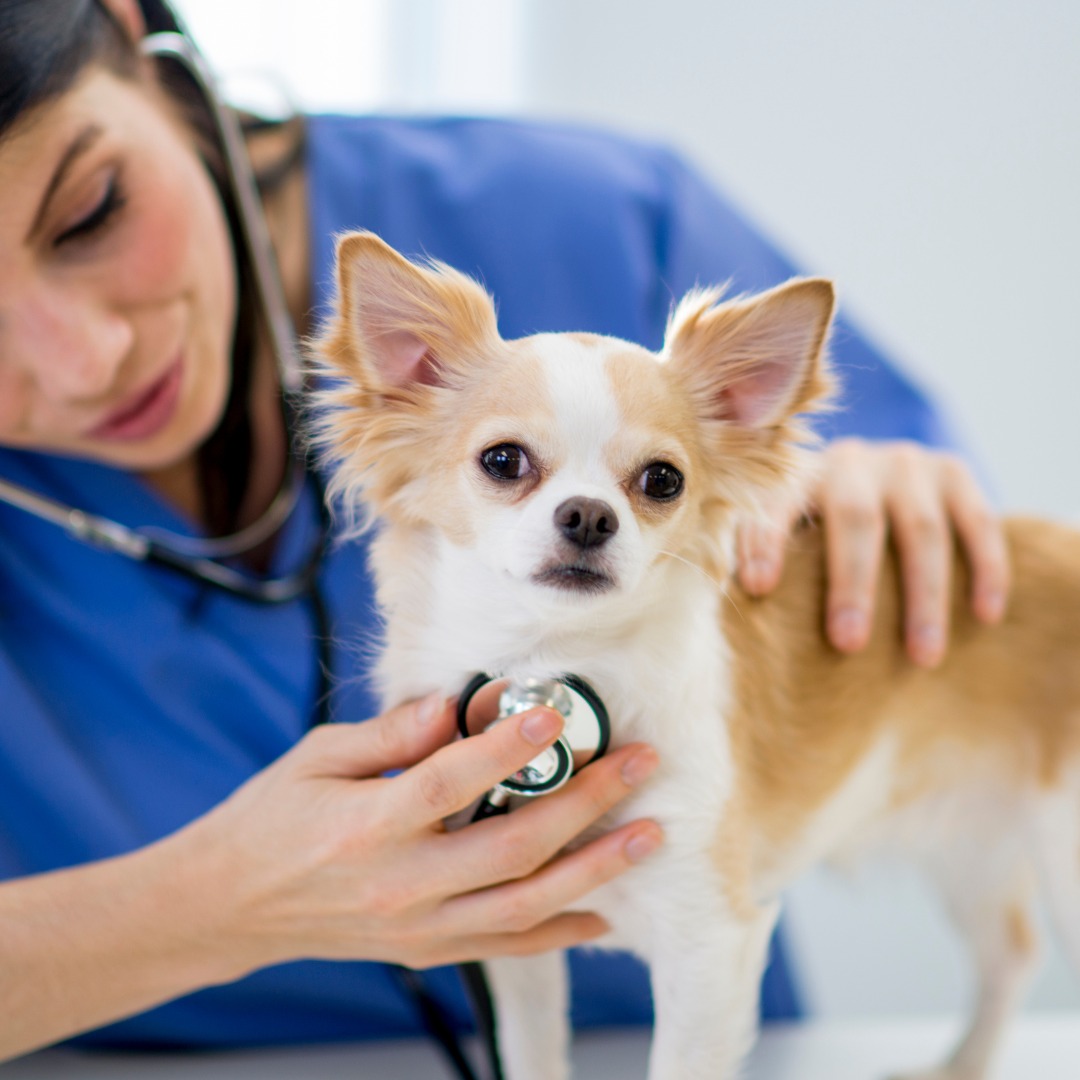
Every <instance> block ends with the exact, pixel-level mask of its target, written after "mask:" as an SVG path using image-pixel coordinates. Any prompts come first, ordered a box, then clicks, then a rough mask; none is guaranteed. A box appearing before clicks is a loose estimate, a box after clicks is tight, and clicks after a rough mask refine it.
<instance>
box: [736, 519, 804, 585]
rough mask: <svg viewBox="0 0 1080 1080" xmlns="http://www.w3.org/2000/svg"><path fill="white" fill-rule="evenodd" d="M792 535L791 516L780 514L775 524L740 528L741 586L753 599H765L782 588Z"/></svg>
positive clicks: (755, 522) (739, 565)
mask: <svg viewBox="0 0 1080 1080" xmlns="http://www.w3.org/2000/svg"><path fill="white" fill-rule="evenodd" d="M790 532H791V515H790V514H786V513H785V514H778V515H777V516H776V520H775V521H773V522H769V523H765V522H760V521H752V522H747V523H746V524H744V525H742V526H740V528H739V531H738V534H737V537H736V543H737V545H738V546H737V556H738V558H737V564H738V567H739V583H740V584H741V585H742V587H743V588H744V589H745V590H746V591H747V592H748V593H750V595H751V596H764V595H765V594H766V593H770V592H772V590H773V589H775V588H776V586H777V585H779V584H780V575H781V573H782V571H783V568H784V548H785V546H786V545H787V539H788V534H789V533H790Z"/></svg>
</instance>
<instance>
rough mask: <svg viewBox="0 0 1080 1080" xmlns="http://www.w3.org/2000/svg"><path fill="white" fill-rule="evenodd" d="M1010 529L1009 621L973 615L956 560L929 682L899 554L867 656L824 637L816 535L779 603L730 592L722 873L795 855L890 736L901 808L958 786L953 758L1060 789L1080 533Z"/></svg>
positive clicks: (1074, 685) (1079, 633) (1074, 739)
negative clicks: (821, 812)
mask: <svg viewBox="0 0 1080 1080" xmlns="http://www.w3.org/2000/svg"><path fill="white" fill-rule="evenodd" d="M1006 528H1007V536H1008V542H1009V552H1010V557H1011V560H1012V565H1013V573H1014V586H1013V594H1012V599H1011V602H1010V606H1009V610H1008V613H1007V615H1006V617H1005V620H1004V622H1003V623H1002V625H1000V626H996V627H991V626H986V625H985V624H983V623H980V622H978V621H977V620H976V619H975V618H974V617H973V616H972V614H971V610H970V603H969V598H968V575H967V568H966V566H965V564H964V561H963V559H962V558H961V557H960V555H959V553H958V554H957V556H956V559H955V562H954V567H953V580H954V587H953V604H952V614H951V635H950V645H949V651H948V654H947V656H946V658H945V661H944V662H943V663H942V664H941V666H940V667H938V668H936V669H933V670H926V669H922V668H918V667H915V666H914V665H912V664H911V662H910V660H909V659H908V658H907V656H906V655H905V653H904V649H903V642H902V620H901V608H900V595H901V588H900V582H899V580H898V566H897V558H896V555H895V552H893V551H892V550H890V551H889V553H888V556H887V558H886V560H885V564H884V571H883V574H882V578H881V581H880V584H879V587H878V593H877V602H876V607H875V612H876V615H875V622H874V628H873V633H872V634H871V638H870V644H869V645H868V646H867V648H865V649H864V650H862V651H861V652H858V653H855V654H853V655H844V654H841V653H839V652H837V651H836V650H835V649H833V648H832V647H831V646H830V645H829V644H828V642H827V641H826V639H825V635H824V629H823V628H824V619H825V611H824V599H825V580H824V567H825V556H824V551H823V536H822V534H821V532H820V531H819V530H818V529H817V528H816V527H808V528H803V529H801V530H800V531H799V532H798V533H797V534H796V535H795V536H794V537H793V538H792V541H791V543H790V545H789V550H788V554H787V564H786V567H785V571H784V575H783V579H782V581H781V584H780V587H779V588H778V589H777V590H776V592H775V593H774V594H772V595H770V596H769V598H768V599H766V600H758V599H754V598H752V597H750V596H748V595H746V594H745V593H744V592H742V591H741V590H740V589H739V588H738V586H736V585H733V586H732V588H731V590H730V597H731V603H730V604H727V605H725V607H724V609H723V611H724V620H725V623H726V635H725V636H726V638H727V640H728V641H729V642H730V643H731V644H732V647H733V649H734V651H735V654H736V657H737V660H736V663H735V672H736V680H737V681H736V693H735V701H736V702H737V705H736V708H735V710H734V712H733V714H732V715H731V716H730V717H729V721H728V723H729V729H730V733H731V738H732V745H733V748H734V752H735V756H736V761H737V774H738V786H737V795H736V804H735V806H734V807H733V810H734V813H733V816H732V819H731V821H729V822H725V825H724V826H723V831H722V833H721V836H720V838H719V840H718V844H717V852H718V858H720V859H722V861H723V863H724V865H725V872H726V874H727V875H729V876H730V875H732V874H733V872H734V874H735V875H736V876H737V878H738V879H741V880H743V881H744V882H745V883H746V885H747V887H752V885H751V882H752V881H753V879H754V876H755V873H756V872H761V871H762V870H764V869H767V867H768V864H769V861H770V860H771V859H772V858H773V857H774V856H775V854H776V853H777V852H779V851H783V850H786V849H787V848H789V847H790V846H791V845H793V844H796V843H798V841H799V836H800V832H801V830H802V829H804V828H805V826H806V823H807V820H808V819H809V818H810V817H812V815H813V814H814V812H815V811H816V810H818V809H819V808H820V807H821V806H822V805H823V804H824V803H825V802H827V801H828V799H829V798H830V797H831V796H833V795H834V794H835V793H836V791H837V790H838V789H839V788H840V786H841V785H842V784H843V783H844V781H845V779H846V778H847V777H848V776H849V775H850V774H851V771H852V769H853V768H854V767H855V766H856V765H857V764H858V763H859V762H860V761H861V760H862V759H863V758H864V757H865V755H866V754H867V752H868V751H869V749H870V747H871V746H872V745H873V744H874V743H875V742H876V741H877V740H878V739H879V738H880V737H881V735H882V733H883V729H886V728H888V729H891V730H893V731H895V735H896V737H897V743H898V747H899V750H900V761H901V770H900V776H899V781H900V782H899V784H898V787H897V789H896V792H895V796H894V798H893V800H892V802H893V804H894V805H896V804H898V803H902V802H904V801H905V800H913V799H915V798H917V797H919V796H922V795H925V794H927V793H928V790H929V789H930V788H931V787H932V786H934V785H935V784H937V785H946V784H947V785H955V784H956V783H957V781H958V777H957V775H956V773H955V771H953V770H952V769H948V770H942V771H935V770H934V769H933V768H932V762H933V761H934V758H935V752H936V751H939V750H942V749H946V750H951V749H954V748H955V749H957V750H959V751H960V752H961V753H962V754H964V755H967V756H968V757H969V758H975V757H979V758H982V759H989V760H990V762H991V765H992V768H993V769H994V771H995V773H996V775H997V776H998V778H999V780H1000V783H1001V784H1002V785H1003V787H1016V786H1045V785H1050V784H1055V783H1057V782H1059V781H1060V779H1061V773H1062V770H1063V768H1065V767H1066V766H1067V765H1068V764H1070V763H1076V761H1077V759H1078V751H1080V715H1077V712H1076V705H1075V702H1076V701H1077V700H1078V699H1080V662H1078V660H1077V656H1076V653H1077V651H1078V649H1080V534H1078V533H1077V532H1076V531H1075V530H1072V529H1068V528H1064V527H1061V526H1056V525H1053V524H1051V523H1049V522H1046V521H1035V520H1024V519H1014V520H1010V521H1008V522H1007V523H1006ZM729 832H734V834H735V837H741V839H736V838H734V837H733V836H732V835H729ZM1078 856H1080V853H1078ZM740 857H745V859H746V868H745V869H743V870H740V869H739V862H738V860H739V858H740ZM1019 936H1023V935H1022V934H1019Z"/></svg>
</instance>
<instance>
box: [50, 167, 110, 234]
mask: <svg viewBox="0 0 1080 1080" xmlns="http://www.w3.org/2000/svg"><path fill="white" fill-rule="evenodd" d="M124 201H125V200H124V196H123V194H122V193H121V191H120V187H119V185H118V184H117V182H116V177H113V178H112V179H110V180H109V183H108V186H107V187H106V188H105V193H104V194H103V195H102V196H101V199H100V200H99V201H98V204H97V205H96V206H95V207H94V208H93V210H91V211H90V213H88V214H87V215H86V216H85V217H84V218H82V219H81V220H79V221H77V222H76V223H75V224H74V225H72V226H70V227H69V228H67V229H65V230H64V231H63V232H62V233H61V234H60V235H59V236H58V237H57V238H56V240H55V241H53V244H54V246H56V247H59V246H60V245H61V244H65V243H67V242H68V241H69V240H75V239H77V238H79V237H81V236H89V235H90V234H91V233H94V232H96V231H97V230H98V229H101V228H103V227H104V226H105V225H106V224H107V223H108V221H109V219H110V218H111V217H112V216H113V214H115V213H116V212H117V211H118V210H119V209H120V208H121V207H122V206H123V205H124Z"/></svg>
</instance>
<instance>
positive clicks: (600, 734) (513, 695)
mask: <svg viewBox="0 0 1080 1080" xmlns="http://www.w3.org/2000/svg"><path fill="white" fill-rule="evenodd" d="M170 14H171V15H172V17H173V18H174V19H175V24H176V26H177V30H175V31H172V30H166V31H161V32H157V33H153V34H149V35H147V37H145V38H144V39H143V41H142V51H143V53H144V54H145V55H147V56H153V57H159V58H167V59H171V60H174V61H176V62H178V63H179V64H180V65H181V66H182V67H183V69H184V70H185V72H186V73H187V74H188V76H190V78H191V79H192V80H193V81H194V83H195V85H196V87H197V88H198V90H199V91H200V94H201V96H202V98H203V99H204V101H205V104H206V106H207V109H208V110H209V112H210V115H211V118H212V120H213V123H214V126H215V128H216V132H217V135H218V138H219V141H220V144H221V148H222V156H223V159H224V163H225V171H226V179H227V182H228V185H229V189H230V195H231V196H232V197H233V199H234V200H235V204H236V208H237V218H238V219H239V222H240V226H241V233H242V236H241V241H242V243H243V244H244V246H245V251H246V254H247V255H248V258H249V260H250V264H251V267H252V274H253V278H254V283H255V289H256V292H257V293H258V298H259V303H260V306H261V309H262V314H263V317H264V319H265V322H266V328H267V333H268V335H269V339H270V347H271V350H272V352H273V355H274V358H275V363H276V365H277V371H278V377H279V380H280V384H281V389H282V406H283V410H284V413H285V421H286V426H287V429H288V432H289V437H290V463H289V467H288V469H287V470H286V475H285V479H284V482H283V484H282V487H281V489H280V491H279V492H278V494H277V496H276V497H275V498H274V499H273V501H272V502H271V504H270V506H269V507H268V508H267V509H266V511H265V512H264V513H263V514H262V516H261V517H260V518H259V519H258V520H257V521H255V522H253V523H252V524H251V525H249V526H247V527H246V528H244V529H242V530H239V531H238V532H236V533H233V534H231V535H229V536H223V537H210V538H201V537H191V536H184V535H182V534H180V533H176V532H172V531H169V530H165V529H159V528H151V527H146V526H129V525H124V524H122V523H121V522H118V521H114V520H112V519H111V518H107V517H104V516H101V515H97V514H92V513H90V512H88V511H85V510H81V509H79V508H77V507H73V506H70V505H68V504H66V503H63V502H61V501H59V500H57V499H54V498H52V497H51V496H47V495H44V494H42V493H39V492H36V491H32V490H31V489H29V488H26V487H23V486H21V485H19V484H15V483H13V482H11V481H9V480H6V479H3V478H0V502H2V503H6V504H7V505H9V506H12V507H15V508H17V509H19V510H21V511H23V512H25V513H27V514H31V515H33V516H34V517H36V518H39V519H40V520H43V521H47V522H50V523H51V524H53V525H56V526H58V527H59V528H62V529H64V530H65V531H66V532H67V533H68V534H69V535H70V536H71V537H72V538H73V539H75V540H77V541H79V542H81V543H85V544H89V545H92V546H95V547H98V548H102V549H104V550H106V551H110V552H113V553H115V554H117V555H119V556H122V557H123V558H126V559H131V560H133V561H136V562H142V563H147V564H152V565H158V566H163V567H167V568H169V569H170V570H172V571H175V572H177V573H180V574H182V575H184V576H186V577H188V578H191V579H193V580H195V581H198V582H201V583H203V584H205V585H208V586H211V587H212V588H214V589H217V590H221V591H223V592H225V593H228V594H230V595H232V596H236V597H240V598H242V599H244V600H248V601H252V602H254V603H258V604H285V603H289V602H290V601H293V600H296V599H301V598H307V599H308V600H309V601H310V603H311V604H312V609H313V612H314V616H315V620H316V624H317V626H316V643H317V648H318V667H319V671H320V679H321V683H320V686H319V688H318V695H317V699H316V705H315V710H314V716H313V720H312V723H313V725H314V724H319V723H323V722H326V721H327V720H328V719H329V717H328V700H329V681H328V680H329V670H330V664H329V640H330V635H329V626H328V622H327V619H326V614H325V609H324V606H323V602H322V598H321V595H320V593H319V589H318V582H317V575H318V571H319V567H320V565H321V562H322V557H323V555H324V553H325V549H326V545H327V537H328V532H329V522H328V514H327V509H326V506H325V499H324V497H323V492H322V486H321V484H320V483H319V480H318V475H317V473H316V471H315V470H314V469H311V468H309V467H308V465H307V460H306V455H305V454H304V453H303V452H302V451H300V450H299V449H298V448H297V446H296V440H295V418H296V416H297V415H298V414H299V411H300V407H299V397H300V393H301V390H302V387H303V377H302V374H301V366H300V362H299V358H298V355H297V349H296V345H295V340H296V339H295V334H294V330H293V326H292V320H291V319H290V317H289V312H288V306H287V304H286V302H285V297H284V291H283V289H282V286H281V280H280V276H279V273H278V268H277V262H276V260H275V258H274V255H273V249H272V247H271V244H270V238H269V232H268V230H267V228H266V223H265V219H264V217H263V213H262V206H261V204H260V202H259V197H258V194H257V189H256V186H255V182H254V178H253V176H252V173H251V166H250V164H249V162H248V158H247V153H246V149H245V146H244V139H243V133H242V131H241V129H240V125H239V122H238V121H237V119H236V117H235V115H234V114H233V113H232V112H230V111H229V110H227V109H226V108H225V107H224V106H223V104H222V102H221V99H220V96H219V94H218V91H217V87H216V82H215V79H214V76H213V73H212V72H211V70H210V68H209V66H208V64H207V63H206V61H205V59H204V58H203V56H202V54H201V53H200V52H199V51H198V49H197V48H196V47H195V45H194V43H193V41H192V40H191V38H190V37H189V36H188V35H187V33H186V31H185V30H184V28H183V24H182V23H181V21H180V19H179V18H178V17H176V16H175V14H174V13H172V12H170ZM309 480H310V481H311V482H312V483H313V484H314V488H315V494H316V503H317V512H318V514H319V529H318V538H317V540H316V541H315V543H314V544H313V546H312V548H311V550H310V551H309V552H308V554H307V555H306V556H305V557H304V559H303V560H302V561H301V563H300V565H299V566H298V567H296V568H294V569H292V570H290V571H289V572H287V573H285V574H282V575H280V576H277V577H265V578H260V577H255V576H253V575H250V574H246V573H244V572H243V571H241V570H239V569H236V568H235V567H233V566H230V565H229V564H228V560H230V559H234V558H236V557H237V556H239V555H243V554H244V553H246V552H248V551H251V550H252V549H253V548H255V547H257V546H258V545H259V544H261V543H262V542H263V541H265V540H267V539H269V538H270V537H271V536H273V535H274V534H275V533H276V532H277V531H278V530H279V529H280V528H281V527H282V525H283V524H284V523H285V522H286V521H287V520H288V519H289V517H290V516H291V515H292V514H293V512H294V511H295V510H296V508H297V505H298V503H299V502H300V499H301V495H302V493H303V490H304V487H305V483H306V482H307V481H309ZM490 681H491V679H490V676H487V675H481V676H477V677H476V678H474V679H473V680H472V681H471V682H470V683H469V685H468V686H467V687H466V688H465V690H464V691H463V693H462V695H461V697H460V699H459V710H458V716H459V727H460V729H461V732H462V734H463V735H465V736H468V735H472V734H475V733H476V732H475V731H474V730H472V727H471V725H470V719H471V718H470V715H469V706H470V704H471V703H472V701H473V698H474V696H475V694H476V692H477V691H478V690H479V689H480V688H481V687H482V686H484V685H486V684H487V683H488V682H490ZM539 704H543V705H547V706H548V707H550V708H555V709H557V710H558V711H559V712H560V713H562V714H563V716H564V717H565V718H566V725H565V727H564V730H563V734H562V736H561V737H560V739H559V740H558V742H557V743H556V744H555V745H554V746H553V747H551V748H550V749H549V750H547V751H544V752H543V753H542V754H540V755H538V757H537V758H536V759H535V760H534V761H532V762H530V763H529V764H528V765H527V766H526V767H525V768H524V769H522V770H520V771H519V772H518V773H515V774H514V775H513V776H511V777H507V779H506V780H505V781H503V782H502V783H501V784H499V785H497V786H496V788H495V789H494V790H493V791H491V792H489V793H488V795H487V796H486V797H485V798H484V799H483V800H481V802H480V804H479V806H478V807H477V810H476V813H475V815H474V818H475V819H478V818H480V817H488V816H491V815H492V814H495V813H505V812H506V811H507V810H508V809H509V807H510V804H511V799H512V797H513V796H521V797H524V798H530V797H537V796H541V795H544V794H548V793H550V792H552V791H556V790H558V788H560V787H562V786H563V785H564V784H565V783H566V782H567V781H568V780H569V779H570V777H571V775H572V774H573V773H574V772H575V771H576V770H577V769H580V768H582V767H583V766H584V765H585V764H587V763H588V762H590V761H593V760H595V759H596V758H598V757H600V756H601V755H602V754H603V753H604V751H605V750H606V748H607V744H608V740H609V735H610V727H609V724H608V718H607V711H606V709H605V708H604V706H603V702H602V701H601V700H600V698H599V696H598V695H597V694H596V692H595V691H594V690H593V689H592V688H591V687H590V686H589V685H588V684H587V683H585V682H584V681H583V680H580V679H577V678H575V677H574V676H565V677H562V678H560V679H555V680H543V681H541V680H525V681H523V682H519V683H511V684H510V685H509V686H507V687H506V688H505V689H504V690H503V691H502V693H501V694H500V706H499V715H498V717H497V718H496V719H495V720H494V721H492V723H498V722H500V721H502V720H504V719H506V717H508V716H511V715H513V714H514V713H516V712H521V711H523V710H524V709H527V708H530V707H532V706H534V705H539ZM487 726H490V724H488V725H487ZM388 966H390V968H391V970H392V971H393V972H394V974H395V975H396V977H397V979H398V982H399V983H400V984H401V985H402V987H403V988H404V989H405V990H406V992H407V993H408V994H409V995H410V996H411V997H412V999H413V1000H414V1002H415V1003H416V1006H417V1008H418V1009H419V1011H420V1014H421V1018H422V1020H423V1022H424V1024H425V1026H426V1027H427V1029H428V1032H429V1034H431V1035H432V1037H433V1038H434V1039H435V1040H436V1041H437V1042H438V1043H439V1045H440V1046H441V1047H442V1049H443V1050H444V1052H445V1054H446V1056H447V1059H448V1060H449V1062H450V1064H451V1065H452V1066H453V1067H454V1069H455V1071H456V1072H457V1074H458V1075H459V1076H460V1077H461V1078H462V1080H476V1073H475V1071H474V1070H473V1068H472V1066H471V1065H470V1063H469V1061H468V1059H467V1057H466V1055H465V1054H464V1053H463V1051H462V1048H461V1046H460V1043H459V1041H458V1039H457V1036H456V1034H455V1032H454V1030H453V1028H452V1026H451V1024H450V1023H449V1021H448V1020H447V1018H446V1015H445V1010H444V1009H443V1007H442V1006H441V1005H440V1004H439V1003H438V1002H437V1001H436V1000H435V998H434V997H433V996H432V995H431V993H430V992H429V991H428V990H427V988H426V987H425V986H424V984H423V982H422V981H421V980H420V978H419V977H418V976H417V974H416V973H415V972H413V971H410V970H408V969H406V968H396V967H393V966H392V965H388ZM460 969H461V974H462V979H463V981H464V983H465V986H466V989H467V990H468V992H469V996H470V998H471V999H472V1004H473V1011H474V1013H475V1015H476V1019H477V1023H478V1026H479V1029H480V1032H481V1036H482V1039H483V1042H484V1045H485V1048H486V1050H487V1056H488V1059H489V1064H490V1069H491V1075H492V1078H493V1080H502V1076H503V1072H502V1067H501V1063H500V1061H499V1055H498V1051H497V1047H496V1044H495V1023H496V1018H495V1014H494V1010H493V1007H492V1002H491V995H490V992H489V990H488V987H487V983H486V980H485V979H484V976H483V972H482V969H481V967H480V965H479V964H464V965H460Z"/></svg>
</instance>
